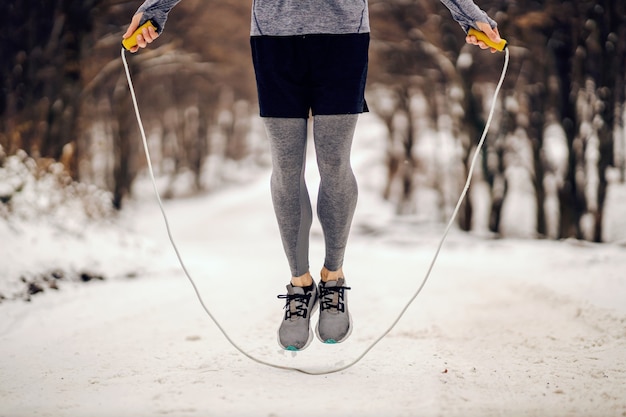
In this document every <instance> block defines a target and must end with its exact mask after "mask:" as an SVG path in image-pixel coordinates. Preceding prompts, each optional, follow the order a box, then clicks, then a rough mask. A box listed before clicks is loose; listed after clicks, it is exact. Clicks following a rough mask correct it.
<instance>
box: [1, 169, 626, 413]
mask: <svg viewBox="0 0 626 417" xmlns="http://www.w3.org/2000/svg"><path fill="white" fill-rule="evenodd" d="M368 203H369V202H368V197H367V195H364V196H363V198H362V200H361V203H360V204H361V206H360V207H361V208H360V209H359V210H360V211H359V213H357V217H356V219H355V228H354V233H353V237H352V241H351V246H350V248H349V252H348V254H347V257H346V259H347V264H346V272H347V274H348V279H349V284H350V285H351V286H352V288H353V290H352V291H351V292H350V294H349V295H350V306H351V309H352V314H353V317H354V320H355V326H356V327H355V331H354V333H353V335H352V337H351V338H350V339H349V340H348V341H347V342H346V343H344V344H341V345H336V346H327V345H322V344H320V343H315V342H314V343H313V344H312V345H311V346H310V347H309V348H308V349H307V350H306V351H304V352H300V353H298V354H291V353H285V352H282V351H279V349H278V346H277V344H276V341H275V330H276V327H277V325H278V321H279V319H280V314H281V307H282V305H281V301H280V300H277V299H276V298H275V296H276V294H278V293H279V292H281V291H282V288H283V286H284V284H285V283H286V277H285V265H284V259H283V257H282V251H281V248H280V242H279V239H278V237H277V234H276V233H277V231H276V226H275V222H274V218H273V213H272V210H271V206H270V200H269V195H268V190H267V178H266V177H265V178H260V179H259V180H258V181H255V182H254V183H253V184H250V185H249V186H246V187H244V188H240V189H237V190H226V191H222V192H220V193H217V194H214V195H211V196H208V197H199V198H194V199H187V200H180V201H174V202H169V203H168V204H167V210H168V214H169V216H170V218H171V223H172V229H173V232H174V235H175V237H176V239H177V241H178V243H179V245H180V249H181V252H182V254H183V257H184V258H185V259H186V261H187V263H188V267H189V270H190V271H191V273H192V275H193V276H194V278H195V279H196V280H197V283H198V286H199V288H200V291H201V292H202V294H203V296H204V297H205V299H206V301H207V303H208V304H209V306H210V308H211V309H212V311H213V313H214V314H215V315H216V316H217V317H218V319H219V320H220V321H222V322H223V324H224V327H225V328H226V329H227V330H228V331H229V332H230V333H231V334H232V337H233V338H234V339H235V340H236V341H237V342H238V343H240V344H241V345H242V346H243V347H244V348H245V349H247V350H249V351H250V352H251V353H253V354H254V355H256V356H259V357H261V358H263V359H265V360H268V361H271V362H274V363H279V364H285V365H296V366H299V367H304V368H307V369H327V368H332V367H333V366H335V365H336V364H341V363H346V362H348V361H350V360H351V359H353V358H355V357H356V356H357V355H358V354H360V353H361V352H362V351H363V350H364V349H365V348H366V347H367V346H368V344H369V343H371V341H372V340H373V339H374V338H376V337H377V336H378V335H379V334H380V333H381V332H382V331H383V330H384V329H385V328H386V327H387V326H388V324H389V323H391V321H392V320H393V319H394V318H395V315H396V314H397V313H398V312H399V310H400V309H401V307H402V306H403V305H404V303H405V302H406V301H407V300H408V298H409V297H410V296H411V295H412V293H413V291H414V290H415V288H416V287H417V285H418V284H419V282H420V280H421V279H422V276H423V274H424V272H425V271H426V268H427V266H428V263H429V262H430V258H431V256H432V254H433V251H434V249H435V246H436V243H437V240H438V238H439V233H440V230H438V229H434V228H433V226H428V225H424V224H411V223H410V222H404V223H401V222H398V221H391V222H389V223H388V224H386V225H385V226H384V227H378V228H376V227H375V228H373V229H372V228H367V227H365V226H366V224H367V222H368V221H369V214H370V212H369V211H368V210H372V208H371V207H370V206H369V205H368ZM139 207H140V208H141V210H140V209H139V208H137V209H135V211H133V212H130V213H129V217H130V219H131V220H132V223H133V224H132V228H134V229H135V230H137V231H140V232H141V233H144V234H147V236H148V237H150V238H151V239H153V240H154V242H156V243H157V245H158V248H159V249H158V250H157V251H156V252H155V253H154V255H153V257H152V259H151V260H150V261H151V263H152V264H151V265H149V266H147V267H146V271H149V272H150V273H149V274H144V275H143V276H140V277H139V278H137V279H134V280H122V279H118V280H108V281H104V282H93V283H90V284H89V285H78V284H76V285H66V286H65V287H64V288H63V290H62V291H60V292H58V293H55V294H45V295H44V296H40V297H35V298H33V301H32V302H31V303H24V302H19V301H16V302H7V303H3V304H0V314H1V317H2V319H1V321H0V416H2V417H20V416H55V417H58V416H64V417H83V416H92V417H98V416H102V417H106V416H112V417H113V416H128V417H133V416H158V415H171V416H177V417H186V416H189V417H191V416H194V417H195V416H197V417H200V416H202V417H207V416H233V417H234V416H267V417H269V416H272V417H278V416H285V417H287V416H294V415H298V416H304V417H308V416H311V417H313V416H320V415H334V416H360V417H364V416H398V417H399V416H539V415H542V416H581V417H582V416H587V417H588V416H598V417H600V416H602V417H606V416H621V417H623V416H626V394H625V393H626V280H625V279H624V271H625V270H626V256H624V255H625V253H624V252H625V250H624V248H623V247H619V246H617V245H603V246H599V245H579V244H575V243H569V242H561V243H557V242H546V241H539V242H538V241H517V240H486V239H481V238H478V237H472V236H468V235H463V234H461V233H453V234H452V235H451V237H450V239H449V241H448V242H447V243H446V245H445V246H444V250H443V252H442V254H441V257H440V259H439V262H438V264H437V266H436V267H435V270H434V273H433V276H432V278H431V280H430V281H429V283H428V284H427V286H426V288H425V290H424V292H423V293H422V294H421V295H420V297H418V299H417V300H416V302H415V303H414V305H413V306H411V308H410V309H409V310H408V312H407V314H406V316H405V317H404V318H403V319H402V320H401V322H400V323H399V325H398V326H397V327H396V329H395V330H394V331H393V332H392V333H391V334H390V335H389V337H388V338H386V339H385V340H383V341H382V342H381V343H380V344H379V345H378V346H377V347H376V348H374V350H372V351H371V352H370V354H369V355H368V356H367V357H366V358H365V359H364V360H363V361H362V362H360V363H359V364H357V365H356V366H355V367H353V368H351V369H349V370H347V371H345V372H341V373H338V374H332V375H327V376H307V375H303V374H298V373H294V372H286V371H280V370H276V369H271V368H266V367H262V366H260V365H258V364H256V363H253V362H251V361H249V360H248V359H246V358H245V357H243V356H242V355H240V354H239V353H237V352H236V351H235V350H234V349H233V348H232V347H231V346H229V345H228V344H227V342H226V341H225V340H224V338H223V337H222V335H221V334H220V333H219V332H218V330H217V329H216V327H215V326H214V325H213V324H212V323H211V322H210V321H209V319H208V318H207V317H206V316H205V315H204V312H203V311H202V310H201V308H200V306H199V304H198V303H197V301H196V300H195V296H194V294H193V292H192V289H191V287H190V285H189V283H188V282H187V281H186V278H185V277H184V276H183V274H182V272H181V271H180V269H179V268H178V266H177V264H176V261H175V259H174V257H173V254H172V250H171V248H170V247H169V243H168V242H167V240H166V236H165V234H164V230H163V226H162V222H161V220H160V217H159V216H160V214H159V213H158V211H157V208H156V207H155V205H154V203H152V202H150V204H148V205H142V206H139ZM368 207H369V208H368ZM129 223H130V221H129ZM98 250H100V251H101V256H102V257H104V258H106V256H107V255H106V254H107V251H106V248H103V247H99V248H98ZM311 252H312V256H311V260H312V265H311V266H312V270H313V271H317V270H319V268H320V267H321V264H319V262H321V261H320V259H321V254H322V253H323V247H322V239H321V236H320V233H319V229H318V228H317V227H316V228H315V229H314V231H313V239H312V248H311ZM107 261H108V262H111V263H115V262H116V261H117V259H116V258H115V257H112V256H111V257H109V259H107ZM125 261H126V260H125ZM146 275H149V276H146Z"/></svg>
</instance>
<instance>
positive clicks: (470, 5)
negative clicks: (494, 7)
mask: <svg viewBox="0 0 626 417" xmlns="http://www.w3.org/2000/svg"><path fill="white" fill-rule="evenodd" d="M440 1H441V2H442V3H443V4H444V5H445V6H446V7H447V8H448V9H450V12H451V13H452V17H453V18H454V20H456V21H457V22H458V24H459V25H461V27H462V28H463V30H464V31H465V32H467V31H468V30H469V29H470V28H472V27H473V28H475V29H478V28H477V27H476V22H487V23H489V24H490V25H491V27H492V28H495V27H496V26H497V24H496V22H495V21H494V20H493V19H491V18H490V17H489V16H487V13H485V12H484V11H483V10H482V9H480V8H479V7H478V6H476V4H475V3H474V2H473V1H472V0H440Z"/></svg>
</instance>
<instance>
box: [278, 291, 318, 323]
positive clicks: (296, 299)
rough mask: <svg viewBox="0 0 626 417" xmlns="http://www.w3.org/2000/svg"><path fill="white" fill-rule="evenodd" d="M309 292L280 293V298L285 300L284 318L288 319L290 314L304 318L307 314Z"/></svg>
mask: <svg viewBox="0 0 626 417" xmlns="http://www.w3.org/2000/svg"><path fill="white" fill-rule="evenodd" d="M311 295H312V294H311V293H310V292H309V293H307V294H281V295H279V296H278V298H280V299H284V300H285V307H284V309H285V320H289V319H290V318H291V317H292V316H296V317H302V318H306V317H307V315H308V314H309V309H308V305H309V300H310V299H311Z"/></svg>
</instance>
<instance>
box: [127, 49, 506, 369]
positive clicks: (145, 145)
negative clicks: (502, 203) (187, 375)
mask: <svg viewBox="0 0 626 417" xmlns="http://www.w3.org/2000/svg"><path fill="white" fill-rule="evenodd" d="M122 62H123V63H124V69H125V71H126V78H127V80H128V87H129V89H130V94H131V97H132V101H133V106H134V108H135V116H136V117H137V123H138V124H139V131H140V133H141V139H142V141H143V149H144V152H145V154H146V161H147V163H148V172H149V174H150V179H151V180H152V186H153V188H154V193H155V195H156V199H157V202H158V203H159V208H160V210H161V214H162V215H163V221H164V222H165V228H166V229H167V235H168V237H169V240H170V242H171V244H172V247H173V248H174V252H176V257H177V258H178V261H179V263H180V266H181V267H182V269H183V272H184V273H185V276H186V277H187V279H188V280H189V282H190V283H191V286H192V287H193V290H194V292H195V293H196V297H197V298H198V301H199V302H200V305H201V306H202V308H203V309H204V311H205V312H206V313H207V315H208V316H209V318H210V319H211V320H212V321H213V323H215V325H216V326H217V328H218V329H219V331H220V332H222V334H223V335H224V337H225V338H226V340H227V341H228V342H229V343H230V344H231V345H232V346H233V347H234V348H235V349H237V351H239V353H241V354H242V355H244V356H246V357H247V358H248V359H251V360H252V361H254V362H256V363H259V364H261V365H265V366H269V367H272V368H276V369H284V370H288V371H297V372H301V373H304V374H307V375H328V374H332V373H336V372H341V371H344V370H346V369H348V368H351V367H352V366H354V365H356V364H357V363H358V362H359V361H361V359H363V358H364V357H365V356H366V355H367V354H368V353H369V351H371V350H372V349H373V348H374V346H376V345H377V344H378V342H380V341H381V340H382V339H383V338H385V336H387V335H388V334H389V332H391V330H393V328H394V327H395V326H396V324H398V322H399V321H400V319H401V318H402V317H403V316H404V313H405V312H406V311H407V310H408V308H409V307H410V306H411V304H412V303H413V301H414V300H415V299H416V298H417V296H418V295H419V294H420V293H421V292H422V289H423V288H424V286H425V285H426V282H427V281H428V279H429V278H430V275H431V273H432V270H433V268H434V267H435V263H436V262H437V258H438V257H439V253H440V252H441V248H442V247H443V244H444V242H445V240H446V238H447V236H448V233H449V232H450V229H451V228H452V225H453V224H454V220H455V219H456V216H457V214H458V212H459V210H460V208H461V205H462V203H463V200H464V199H465V196H466V194H467V191H468V190H469V186H470V183H471V181H472V176H473V173H474V168H475V166H476V161H477V160H478V155H479V153H480V151H481V149H482V147H483V144H484V143H485V139H486V137H487V133H488V131H489V127H490V126H491V121H492V120H493V114H494V110H495V106H496V101H497V98H498V94H499V93H500V89H501V87H502V83H503V82H504V78H505V76H506V72H507V69H508V66H509V50H508V48H507V49H505V60H504V67H503V68H502V75H501V76H500V81H499V82H498V85H497V86H496V89H495V91H494V94H493V99H492V103H491V110H490V111H489V117H488V118H487V123H486V124H485V128H484V130H483V134H482V136H481V138H480V141H479V142H478V145H477V146H476V150H475V151H474V156H473V157H472V162H471V164H470V168H469V172H468V174H467V180H466V181H465V186H464V188H463V191H462V193H461V195H460V197H459V200H458V202H457V204H456V207H455V208H454V211H453V213H452V216H451V217H450V220H449V221H448V224H447V226H446V228H445V231H444V233H443V235H442V237H441V240H440V241H439V245H438V246H437V250H436V251H435V254H434V256H433V259H432V261H431V262H430V265H429V267H428V270H427V271H426V275H425V276H424V278H423V280H422V282H421V284H420V286H419V287H418V288H417V290H416V291H415V293H414V294H413V296H412V297H411V298H410V299H409V301H408V302H407V303H406V305H405V306H404V308H403V309H402V310H401V311H400V313H399V314H398V316H397V317H396V319H395V320H394V321H393V322H392V323H391V325H390V326H389V328H388V329H387V330H385V331H384V332H383V334H381V335H380V336H379V337H378V338H377V339H376V340H374V341H373V342H372V343H371V344H370V345H369V346H368V347H367V348H366V349H365V350H364V351H363V353H361V354H360V355H359V356H357V357H356V359H354V360H352V361H351V362H349V363H347V364H346V365H343V366H339V367H335V368H330V369H326V370H311V369H303V368H297V367H292V366H285V365H278V364H275V363H271V362H267V361H264V360H262V359H259V358H256V357H254V356H252V355H251V354H250V353H248V352H246V351H245V350H244V349H243V348H241V347H240V346H239V345H238V344H237V343H235V341H234V340H233V339H231V337H230V336H229V335H228V333H227V332H226V330H224V328H223V327H222V326H221V325H220V323H219V322H218V321H217V319H216V318H215V317H214V316H213V314H212V313H211V311H210V310H209V308H208V307H207V305H206V304H205V302H204V300H203V299H202V296H201V295H200V291H199V290H198V287H197V286H196V283H195V282H194V280H193V278H191V275H190V274H189V271H188V270H187V267H186V266H185V263H184V262H183V258H182V256H181V255H180V252H179V250H178V246H177V245H176V242H175V241H174V238H173V236H172V232H171V230H170V225H169V221H168V219H167V215H166V213H165V209H164V208H163V202H162V201H161V196H160V194H159V190H158V188H157V184H156V180H155V177H154V170H153V168H152V161H151V158H150V151H149V149H148V141H147V139H146V132H145V130H144V127H143V122H142V121H141V115H140V114H139V106H138V104H137V97H136V96H135V89H134V87H133V82H132V79H131V76H130V70H129V69H128V63H127V62H126V53H125V50H124V48H122Z"/></svg>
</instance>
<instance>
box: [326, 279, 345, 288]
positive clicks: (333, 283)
mask: <svg viewBox="0 0 626 417" xmlns="http://www.w3.org/2000/svg"><path fill="white" fill-rule="evenodd" d="M344 282H345V280H344V279H343V278H339V279H338V280H337V281H326V282H325V283H324V286H325V287H342V286H343V284H344Z"/></svg>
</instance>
